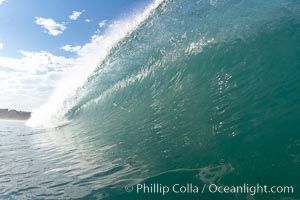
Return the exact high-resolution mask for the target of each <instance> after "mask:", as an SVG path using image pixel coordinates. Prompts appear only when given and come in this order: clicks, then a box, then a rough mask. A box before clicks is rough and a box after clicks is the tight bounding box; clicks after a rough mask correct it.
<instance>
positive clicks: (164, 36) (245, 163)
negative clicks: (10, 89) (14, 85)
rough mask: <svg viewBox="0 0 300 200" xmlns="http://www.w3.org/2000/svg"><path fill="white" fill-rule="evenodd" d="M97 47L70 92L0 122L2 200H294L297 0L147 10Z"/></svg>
mask: <svg viewBox="0 0 300 200" xmlns="http://www.w3.org/2000/svg"><path fill="white" fill-rule="evenodd" d="M137 19H139V20H137ZM131 20H132V22H130V21H131ZM124 23H125V22H124ZM128 24H129V25H130V24H134V25H132V26H128ZM128 27H129V28H128ZM118 29H120V30H124V29H126V31H125V32H121V33H119V32H116V31H114V30H118ZM116 36H118V37H116ZM116 38H117V39H116ZM103 45H104V46H105V52H104V54H101V55H100V53H99V62H98V64H97V65H95V66H91V68H89V73H87V74H86V75H85V76H84V77H85V78H84V79H83V81H77V82H76V81H75V82H76V84H75V82H74V79H79V78H82V76H81V74H80V73H79V74H76V73H75V72H74V73H75V75H72V76H71V77H72V79H70V78H66V79H63V80H62V83H65V84H66V85H68V84H69V85H70V86H72V87H70V88H73V89H72V90H71V89H70V91H71V92H70V93H67V95H59V94H60V92H59V88H57V91H56V92H54V96H52V98H50V99H49V101H48V102H47V103H46V104H45V105H44V106H43V107H42V108H41V109H39V110H37V111H36V112H35V113H34V114H33V117H32V118H31V119H30V120H29V121H28V122H27V123H26V124H25V123H24V122H23V121H5V120H3V121H0V199H1V200H2V199H4V200H5V199H12V200H14V199H116V200H118V199H120V200H121V199H122V200H123V199H124V200H126V199H138V200H139V199H183V200H189V199H198V200H200V199H218V200H220V199H246V200H256V199H257V200H259V199H266V200H269V199H278V200H296V199H300V181H299V180H300V135H299V134H300V1H299V0H264V1H252V0H210V1H209V0H166V1H156V2H154V3H153V4H151V5H150V6H149V7H148V9H146V10H145V11H143V12H141V13H140V14H137V15H136V16H134V17H132V19H131V18H129V19H127V21H126V26H125V25H124V24H122V21H121V22H120V23H119V25H116V26H115V27H113V28H112V30H111V31H108V34H106V35H104V36H103ZM83 67H86V66H83ZM72 81H73V82H72ZM73 83H74V84H73ZM55 95H56V96H55ZM137 184H145V185H147V186H149V187H150V186H155V184H158V185H159V184H161V185H159V186H169V187H172V186H173V185H174V184H179V185H180V186H187V184H192V185H194V186H197V187H199V189H200V191H199V192H198V193H193V192H181V193H175V192H169V193H167V194H164V195H163V194H161V193H159V192H156V193H155V192H153V191H152V193H151V192H147V191H146V192H137ZM210 184H215V185H218V186H239V185H243V184H248V185H249V186H251V185H257V184H260V185H267V186H282V187H283V186H292V187H293V189H294V191H293V193H284V192H281V193H276V194H274V193H259V194H255V195H254V194H250V193H249V192H248V193H247V192H244V193H242V192H240V193H229V194H224V193H218V192H214V193H213V192H211V191H209V190H208V188H207V186H209V185H210ZM204 186H205V187H206V188H204V191H202V188H203V187H204Z"/></svg>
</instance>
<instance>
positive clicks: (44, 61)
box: [0, 0, 151, 110]
mask: <svg viewBox="0 0 300 200" xmlns="http://www.w3.org/2000/svg"><path fill="white" fill-rule="evenodd" d="M150 2H151V0H110V1H107V0H77V1H74V0H72V1H71V0H47V1H46V0H44V1H36V0H26V1H23V0H0V108H10V109H19V110H33V109H35V108H37V107H39V106H40V105H41V104H43V103H44V102H45V101H46V100H47V98H48V97H49V95H50V94H51V93H52V91H53V89H54V86H55V83H56V82H57V80H59V79H60V78H61V77H62V74H63V73H64V72H65V71H66V69H68V68H71V67H72V66H73V65H74V62H75V61H76V58H77V57H78V56H79V55H80V54H82V52H83V49H84V48H85V46H88V44H90V43H92V42H91V41H93V40H96V38H97V37H99V36H101V35H102V34H104V33H105V32H106V30H107V29H109V27H111V26H112V25H113V24H114V22H115V21H116V20H120V19H122V18H126V17H127V15H129V13H134V12H136V11H138V10H142V9H143V8H144V7H145V6H146V5H148V4H149V3H150ZM120 28H122V27H120ZM98 45H101V44H98ZM80 52H81V53H80Z"/></svg>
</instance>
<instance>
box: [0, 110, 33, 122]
mask: <svg viewBox="0 0 300 200" xmlns="http://www.w3.org/2000/svg"><path fill="white" fill-rule="evenodd" d="M30 116H31V112H24V111H17V110H9V109H0V119H11V120H27V119H29V118H30Z"/></svg>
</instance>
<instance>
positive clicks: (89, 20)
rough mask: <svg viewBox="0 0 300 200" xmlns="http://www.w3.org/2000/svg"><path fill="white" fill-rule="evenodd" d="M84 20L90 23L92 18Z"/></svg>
mask: <svg viewBox="0 0 300 200" xmlns="http://www.w3.org/2000/svg"><path fill="white" fill-rule="evenodd" d="M84 21H85V22H87V23H90V22H91V21H92V20H91V19H85V20H84Z"/></svg>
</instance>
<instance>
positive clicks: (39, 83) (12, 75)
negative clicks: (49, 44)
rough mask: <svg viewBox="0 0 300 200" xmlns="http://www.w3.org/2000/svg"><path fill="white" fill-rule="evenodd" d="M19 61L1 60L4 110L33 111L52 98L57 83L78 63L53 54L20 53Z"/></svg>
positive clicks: (43, 52) (1, 87) (1, 102)
mask: <svg viewBox="0 0 300 200" xmlns="http://www.w3.org/2000/svg"><path fill="white" fill-rule="evenodd" d="M20 53H21V56H20V57H19V58H12V57H1V56H0V67H2V68H4V70H1V71H0V96H1V98H0V105H1V107H5V108H11V109H18V110H29V111H30V110H32V109H33V108H36V107H38V106H39V105H41V104H42V103H43V101H44V100H45V99H47V98H48V97H49V94H51V92H52V90H53V88H54V87H55V84H56V82H57V80H58V79H59V78H60V77H61V76H62V74H63V73H64V72H65V71H66V70H67V69H68V68H69V67H71V66H72V65H73V64H74V62H75V60H74V59H72V58H66V57H63V56H56V55H53V54H52V53H49V52H46V51H41V52H29V51H20Z"/></svg>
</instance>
